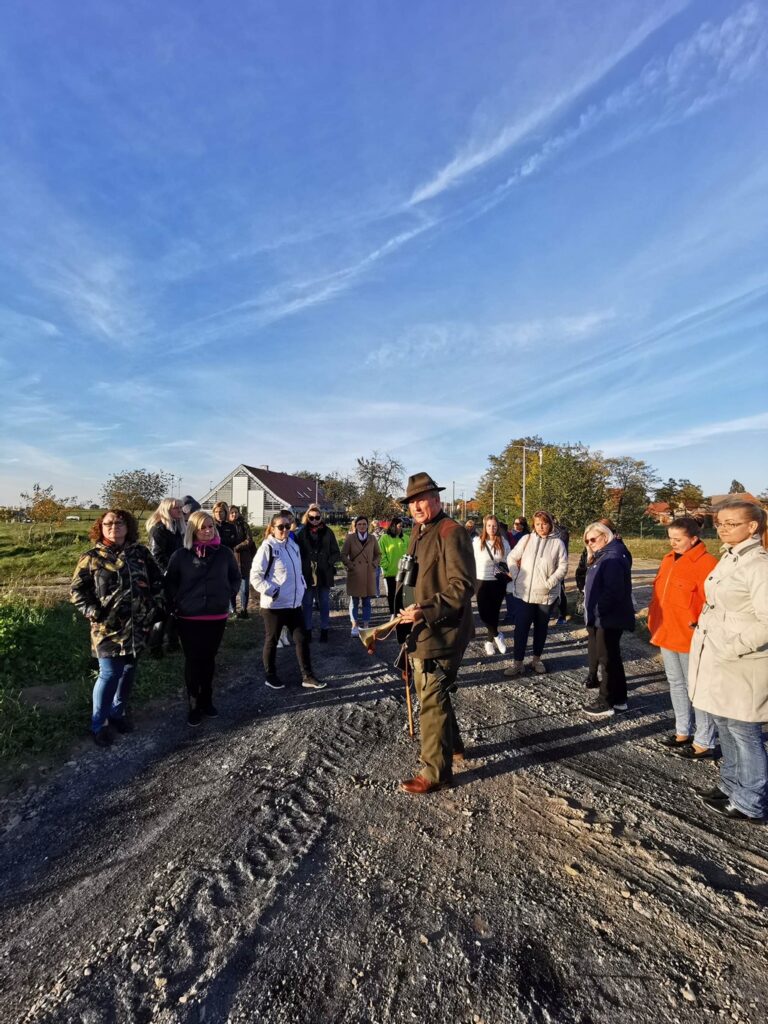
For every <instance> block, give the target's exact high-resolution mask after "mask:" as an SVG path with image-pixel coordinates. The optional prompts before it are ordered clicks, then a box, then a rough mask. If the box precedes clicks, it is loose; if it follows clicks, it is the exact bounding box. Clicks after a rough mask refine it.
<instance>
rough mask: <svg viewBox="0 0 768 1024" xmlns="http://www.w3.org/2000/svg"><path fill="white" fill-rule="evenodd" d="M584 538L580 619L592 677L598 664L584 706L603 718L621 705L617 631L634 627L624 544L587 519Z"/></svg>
mask: <svg viewBox="0 0 768 1024" xmlns="http://www.w3.org/2000/svg"><path fill="white" fill-rule="evenodd" d="M584 543H585V544H586V545H587V547H588V548H589V550H590V552H591V558H590V559H589V566H588V568H587V579H586V583H585V586H584V623H585V624H586V627H587V650H588V654H589V676H590V678H594V679H597V676H598V667H602V670H603V673H602V679H601V680H600V683H599V686H600V694H599V696H598V697H597V699H596V700H593V701H592V702H591V703H590V704H589V705H588V706H587V707H586V708H585V711H586V713H587V714H588V715H590V716H591V717H592V718H608V717H610V716H611V715H614V714H616V712H617V711H626V710H627V677H626V674H625V672H624V662H623V661H622V658H621V644H620V641H621V634H622V633H623V632H624V630H629V631H632V630H634V628H635V609H634V606H633V604H632V573H631V571H630V562H629V560H628V558H627V556H626V550H627V549H626V548H625V547H624V545H623V544H622V543H621V541H619V540H617V539H616V538H615V537H614V535H613V533H612V531H611V530H609V529H608V527H607V526H605V524H604V523H601V522H597V523H590V525H589V526H588V527H587V528H586V530H585V531H584Z"/></svg>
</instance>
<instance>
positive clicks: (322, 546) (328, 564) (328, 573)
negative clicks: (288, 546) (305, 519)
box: [296, 523, 341, 587]
mask: <svg viewBox="0 0 768 1024" xmlns="http://www.w3.org/2000/svg"><path fill="white" fill-rule="evenodd" d="M296 543H297V544H298V545H299V551H300V552H301V574H302V576H303V577H304V579H305V580H306V583H307V586H308V587H312V586H318V587H332V586H333V578H334V576H335V575H336V565H337V563H338V562H340V561H341V552H340V551H339V542H338V541H337V540H336V535H335V534H334V532H333V530H331V529H330V528H329V527H327V526H326V525H325V523H323V524H322V525H321V526H320V527H319V528H318V530H317V533H312V531H311V530H310V528H309V527H308V526H304V527H302V529H301V532H300V533H299V535H298V536H297V538H296ZM313 567H314V569H315V571H314V572H313V571H312V570H313Z"/></svg>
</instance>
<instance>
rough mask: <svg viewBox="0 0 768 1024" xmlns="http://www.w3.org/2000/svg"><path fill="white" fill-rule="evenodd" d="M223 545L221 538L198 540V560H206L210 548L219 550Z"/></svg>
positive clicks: (196, 543) (196, 547)
mask: <svg viewBox="0 0 768 1024" xmlns="http://www.w3.org/2000/svg"><path fill="white" fill-rule="evenodd" d="M220 545H221V537H212V538H211V540H196V541H195V545H194V547H195V554H196V555H197V557H198V558H205V556H206V555H207V553H208V548H217V547H219V546H220Z"/></svg>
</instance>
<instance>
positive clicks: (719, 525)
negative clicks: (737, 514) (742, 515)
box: [717, 519, 747, 530]
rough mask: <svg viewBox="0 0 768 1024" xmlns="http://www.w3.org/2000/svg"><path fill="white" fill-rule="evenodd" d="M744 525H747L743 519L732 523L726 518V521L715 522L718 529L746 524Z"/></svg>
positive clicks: (731, 528) (727, 528)
mask: <svg viewBox="0 0 768 1024" xmlns="http://www.w3.org/2000/svg"><path fill="white" fill-rule="evenodd" d="M746 525H747V522H746V520H745V519H740V520H739V522H738V523H732V522H730V521H729V520H726V522H724V523H718V524H717V528H718V530H734V529H735V528H736V527H737V526H746Z"/></svg>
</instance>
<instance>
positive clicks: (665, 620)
mask: <svg viewBox="0 0 768 1024" xmlns="http://www.w3.org/2000/svg"><path fill="white" fill-rule="evenodd" d="M716 565H717V559H716V558H715V556H714V555H710V553H709V552H708V551H707V549H706V547H705V546H704V544H702V543H701V541H699V543H698V544H696V545H695V546H694V547H692V548H690V550H688V551H686V552H685V554H684V555H681V556H680V558H678V559H676V558H675V555H674V553H673V552H672V551H670V552H669V554H668V555H665V556H664V558H663V559H662V562H661V565H660V566H659V572H658V575H657V576H656V579H655V580H654V581H653V595H652V597H651V603H650V605H649V607H648V628H649V629H650V631H651V643H652V644H655V645H656V646H657V647H665V648H666V649H667V650H668V651H677V652H678V653H680V654H687V653H688V651H689V650H690V649H691V641H692V640H693V628H692V627H693V626H695V625H696V623H697V622H698V621H699V615H700V614H701V608H702V605H703V604H704V580H705V579H706V578H707V576H709V574H710V573H711V572H712V570H713V569H714V567H715V566H716Z"/></svg>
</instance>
